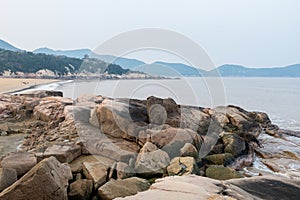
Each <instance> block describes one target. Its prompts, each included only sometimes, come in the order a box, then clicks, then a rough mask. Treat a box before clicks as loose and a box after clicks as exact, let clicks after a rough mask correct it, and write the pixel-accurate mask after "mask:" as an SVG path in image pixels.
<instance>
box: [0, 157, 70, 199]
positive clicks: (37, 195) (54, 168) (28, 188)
mask: <svg viewBox="0 0 300 200" xmlns="http://www.w3.org/2000/svg"><path fill="white" fill-rule="evenodd" d="M71 178H72V173H71V169H70V167H69V166H66V165H64V164H61V163H60V162H58V161H57V159H56V158H54V157H51V158H48V159H45V160H43V161H41V162H40V163H39V164H37V165H36V166H35V167H34V168H32V169H31V170H30V171H29V172H28V173H27V174H25V175H24V176H23V177H22V178H20V179H19V180H18V181H17V182H15V183H14V184H13V185H11V186H10V187H8V188H6V189H5V190H4V191H3V192H2V193H0V199H1V200H11V199H14V200H24V199H34V200H44V199H52V200H54V199H55V200H67V187H68V181H69V179H71Z"/></svg>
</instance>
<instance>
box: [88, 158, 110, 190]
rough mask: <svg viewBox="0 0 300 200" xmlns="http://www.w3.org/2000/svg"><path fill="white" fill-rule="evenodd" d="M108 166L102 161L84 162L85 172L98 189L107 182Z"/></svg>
mask: <svg viewBox="0 0 300 200" xmlns="http://www.w3.org/2000/svg"><path fill="white" fill-rule="evenodd" d="M107 170H108V168H107V167H106V166H105V165H103V163H101V162H93V163H87V162H84V163H83V174H84V175H85V176H86V177H87V178H88V179H89V180H92V181H93V183H94V187H95V188H96V189H97V188H99V187H100V186H101V185H103V184H104V183H105V182H106V177H107Z"/></svg>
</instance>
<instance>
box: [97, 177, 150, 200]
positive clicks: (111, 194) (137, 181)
mask: <svg viewBox="0 0 300 200" xmlns="http://www.w3.org/2000/svg"><path fill="white" fill-rule="evenodd" d="M149 187H150V184H149V182H148V181H147V180H145V179H141V178H137V177H132V178H127V179H123V180H113V179H112V180H110V181H109V182H107V183H106V184H105V185H103V186H102V187H100V188H99V190H98V194H99V196H100V197H101V199H103V200H111V199H115V198H117V197H126V196H130V195H135V194H137V193H138V192H142V191H145V190H148V189H149Z"/></svg>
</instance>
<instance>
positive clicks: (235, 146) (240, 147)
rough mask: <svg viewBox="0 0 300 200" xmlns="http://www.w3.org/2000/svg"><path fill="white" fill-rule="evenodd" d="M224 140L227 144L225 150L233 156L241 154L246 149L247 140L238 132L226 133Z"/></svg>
mask: <svg viewBox="0 0 300 200" xmlns="http://www.w3.org/2000/svg"><path fill="white" fill-rule="evenodd" d="M222 141H223V143H224V146H225V149H224V152H225V153H231V154H232V155H233V156H238V155H240V154H241V153H242V152H243V151H244V150H245V149H246V143H245V141H244V140H243V138H241V137H240V136H238V135H237V134H232V133H225V134H223V136H222Z"/></svg>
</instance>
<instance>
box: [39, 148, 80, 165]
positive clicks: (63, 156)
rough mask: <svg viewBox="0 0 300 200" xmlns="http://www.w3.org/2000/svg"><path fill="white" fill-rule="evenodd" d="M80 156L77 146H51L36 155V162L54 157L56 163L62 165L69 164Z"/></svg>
mask: <svg viewBox="0 0 300 200" xmlns="http://www.w3.org/2000/svg"><path fill="white" fill-rule="evenodd" d="M80 155H81V147H80V146H78V145H74V146H61V145H53V146H51V147H48V148H47V149H46V150H45V152H44V153H38V154H37V158H38V160H39V161H40V160H42V159H44V158H49V157H51V156H54V157H55V158H56V159H57V160H58V161H60V162H62V163H69V162H71V161H72V160H74V159H75V158H77V157H79V156H80Z"/></svg>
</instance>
